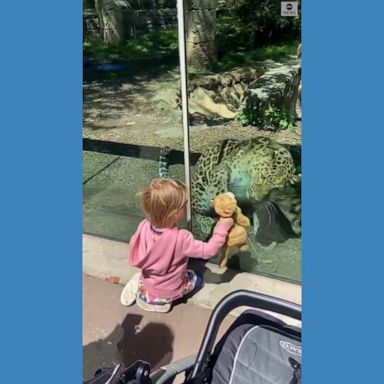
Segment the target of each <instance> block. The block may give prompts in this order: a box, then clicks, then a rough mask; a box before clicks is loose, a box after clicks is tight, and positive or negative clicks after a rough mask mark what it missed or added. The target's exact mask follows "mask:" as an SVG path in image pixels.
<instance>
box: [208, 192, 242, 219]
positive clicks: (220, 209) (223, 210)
mask: <svg viewBox="0 0 384 384" xmlns="http://www.w3.org/2000/svg"><path fill="white" fill-rule="evenodd" d="M211 205H212V207H213V209H214V210H215V212H216V213H217V214H218V215H219V216H220V217H231V216H232V215H233V214H234V213H235V211H236V207H237V201H236V198H235V195H234V194H233V193H231V192H227V193H222V194H221V195H218V196H216V197H215V198H214V199H213V200H212V201H211Z"/></svg>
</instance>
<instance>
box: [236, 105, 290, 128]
mask: <svg viewBox="0 0 384 384" xmlns="http://www.w3.org/2000/svg"><path fill="white" fill-rule="evenodd" d="M236 119H237V120H238V121H239V122H240V124H241V125H243V126H246V125H254V126H258V127H260V128H264V127H273V128H276V130H292V128H293V125H292V123H291V122H290V120H289V113H288V111H284V110H281V109H279V108H276V107H269V108H268V109H266V110H265V111H264V113H260V112H258V111H257V110H255V109H252V108H248V107H243V108H241V109H240V110H239V111H238V112H237V114H236Z"/></svg>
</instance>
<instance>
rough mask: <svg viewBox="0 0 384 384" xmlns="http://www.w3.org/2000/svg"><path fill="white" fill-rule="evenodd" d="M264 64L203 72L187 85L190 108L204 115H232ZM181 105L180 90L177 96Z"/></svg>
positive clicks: (262, 71) (191, 110) (225, 116)
mask: <svg viewBox="0 0 384 384" xmlns="http://www.w3.org/2000/svg"><path fill="white" fill-rule="evenodd" d="M264 71H265V69H264V67H261V66H260V67H255V68H251V67H245V68H238V69H235V70H232V71H228V72H224V73H221V74H217V75H209V76H203V77H200V78H198V79H194V80H192V81H190V83H189V86H188V98H189V112H190V113H191V114H199V115H203V116H207V117H212V118H213V117H222V118H225V119H233V118H235V115H236V112H237V110H238V109H239V107H240V105H241V100H242V98H243V94H244V91H245V90H246V89H247V88H248V87H249V85H250V84H251V83H253V82H254V81H255V79H257V78H258V77H259V76H261V75H262V74H263V73H264ZM177 103H178V104H179V105H180V104H181V103H180V93H179V94H178V96H177Z"/></svg>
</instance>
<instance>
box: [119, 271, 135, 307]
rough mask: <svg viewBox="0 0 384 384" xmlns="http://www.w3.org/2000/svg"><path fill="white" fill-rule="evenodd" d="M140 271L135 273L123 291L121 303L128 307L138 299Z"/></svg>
mask: <svg viewBox="0 0 384 384" xmlns="http://www.w3.org/2000/svg"><path fill="white" fill-rule="evenodd" d="M139 279H140V273H135V274H134V275H133V277H132V278H131V280H129V281H128V283H127V285H126V286H125V287H124V289H123V290H122V292H121V295H120V303H121V304H123V305H124V306H126V307H129V306H130V305H132V304H133V303H134V302H135V300H136V294H137V289H138V287H139Z"/></svg>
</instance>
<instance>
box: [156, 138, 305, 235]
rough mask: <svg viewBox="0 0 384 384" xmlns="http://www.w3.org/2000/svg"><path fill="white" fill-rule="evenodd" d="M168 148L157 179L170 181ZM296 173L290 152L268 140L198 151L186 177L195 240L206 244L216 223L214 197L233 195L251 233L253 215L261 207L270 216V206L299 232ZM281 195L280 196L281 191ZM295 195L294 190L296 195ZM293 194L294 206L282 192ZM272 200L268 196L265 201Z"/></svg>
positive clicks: (255, 221)
mask: <svg viewBox="0 0 384 384" xmlns="http://www.w3.org/2000/svg"><path fill="white" fill-rule="evenodd" d="M167 153H168V151H167V150H164V149H163V150H162V151H161V152H160V154H161V156H160V161H159V170H160V172H159V175H160V177H169V175H168V167H167V164H166V154H167ZM300 181H301V174H300V173H298V172H297V170H296V167H295V163H294V160H293V157H292V154H291V152H290V150H289V149H288V148H287V147H286V146H284V145H282V144H280V143H277V142H276V141H274V140H272V139H270V138H267V137H263V136H261V137H255V138H250V139H246V140H237V139H226V140H220V141H217V142H215V143H213V144H210V145H209V146H207V147H206V148H205V149H203V150H202V152H201V155H200V157H199V159H198V160H197V162H196V164H195V166H194V169H193V174H192V178H191V208H192V225H193V226H192V228H193V232H194V233H195V235H196V237H197V238H199V239H200V240H206V239H207V238H208V237H209V236H210V235H211V233H212V230H213V227H214V225H215V223H216V221H217V218H216V217H215V213H214V211H213V209H212V206H211V201H212V200H213V199H214V198H215V196H217V195H218V194H221V193H225V192H232V193H234V194H235V196H236V200H237V201H238V204H239V206H240V207H241V209H242V211H243V212H244V213H245V214H246V215H247V216H248V217H250V218H251V219H252V223H253V225H252V228H253V234H254V235H256V233H257V231H258V229H259V225H260V222H259V219H258V216H257V212H260V209H258V208H260V205H264V206H263V207H265V210H264V211H266V212H267V214H268V215H270V216H271V217H272V214H273V213H275V211H276V209H274V204H277V205H278V208H279V210H281V211H282V212H283V214H284V215H285V216H286V217H287V219H288V220H289V221H290V223H291V224H292V230H293V232H294V233H296V234H298V233H299V232H300V231H301V221H300V220H301V218H300V217H301V211H300V209H298V207H297V205H298V203H299V202H300V204H301V199H300V198H298V193H299V194H300V187H299V186H300V185H301V184H300ZM284 191H285V192H284ZM298 191H299V192H298ZM287 192H288V195H290V196H295V198H296V199H291V200H290V201H295V202H294V204H289V202H288V203H287V202H285V200H284V194H287ZM270 197H271V198H270Z"/></svg>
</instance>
